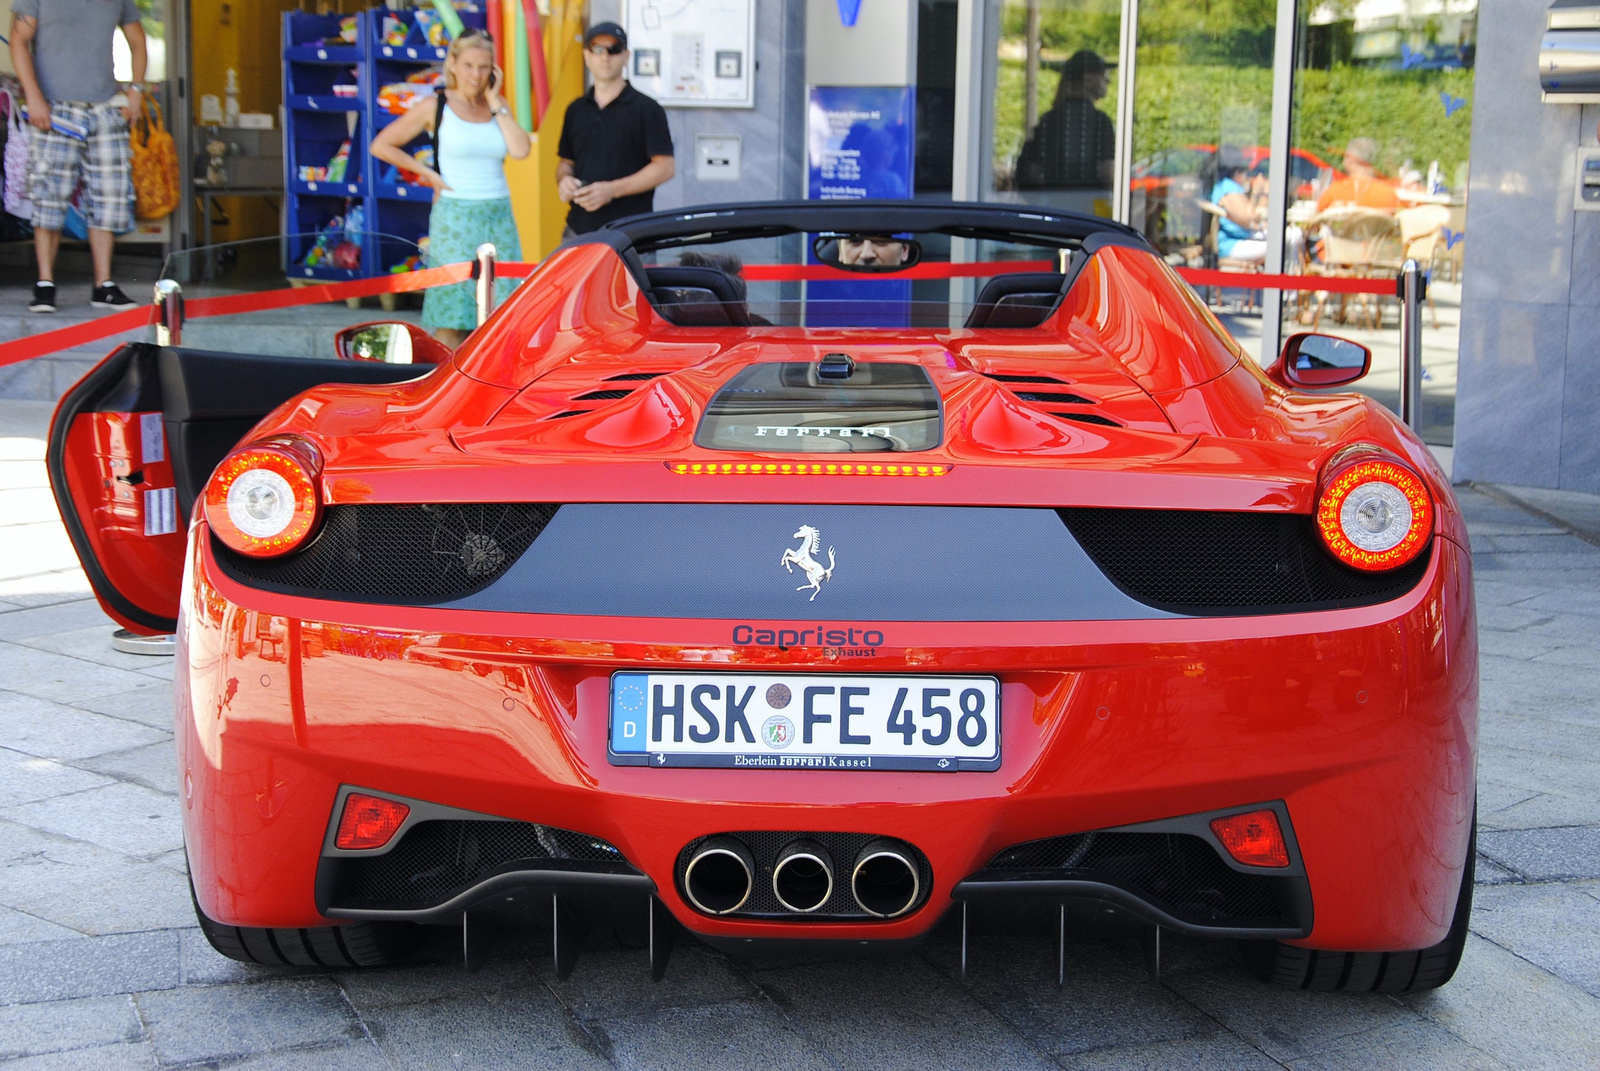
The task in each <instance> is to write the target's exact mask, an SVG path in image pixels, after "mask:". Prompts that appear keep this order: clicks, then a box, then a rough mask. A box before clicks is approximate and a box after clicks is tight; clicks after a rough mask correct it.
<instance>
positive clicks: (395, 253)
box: [361, 7, 488, 274]
mask: <svg viewBox="0 0 1600 1071" xmlns="http://www.w3.org/2000/svg"><path fill="white" fill-rule="evenodd" d="M457 14H459V15H460V16H461V21H462V23H463V24H464V25H465V26H467V27H468V28H469V29H478V30H481V29H483V28H484V27H485V25H486V24H487V21H488V19H487V16H486V15H485V14H484V12H483V10H482V9H481V7H480V8H478V9H461V8H458V9H457ZM386 15H387V16H390V17H392V18H394V19H397V20H398V21H399V22H400V23H401V24H402V25H404V26H405V27H406V31H407V32H406V40H405V42H404V43H402V44H390V43H389V42H388V41H387V40H386V39H385V36H384V32H383V28H384V16H386ZM364 17H365V25H364V26H363V27H362V33H363V35H364V36H363V43H364V44H365V46H366V49H367V68H366V75H367V78H366V81H365V82H364V83H363V87H362V96H361V99H362V106H363V108H364V109H365V113H366V119H367V127H368V129H370V130H372V131H373V132H377V131H379V130H382V129H383V128H384V127H386V126H388V125H389V124H390V123H392V122H394V120H395V119H396V118H398V117H397V116H395V115H392V114H391V113H390V112H388V111H387V110H386V109H384V108H383V107H382V106H380V105H379V104H378V91H379V90H380V89H382V88H383V87H384V86H386V85H388V84H390V83H391V82H403V81H405V80H406V78H407V77H408V76H410V75H412V74H415V73H416V72H417V71H419V70H421V69H422V68H424V67H428V66H432V65H435V64H442V63H443V62H444V59H445V54H446V53H447V52H448V51H449V49H448V47H447V46H439V45H430V44H429V43H428V42H427V37H426V34H425V32H424V31H423V30H422V29H421V28H420V27H419V26H418V25H417V19H416V13H415V12H412V11H398V12H391V11H385V10H382V9H377V10H372V11H368V12H367V13H366V15H365V16H364ZM427 143H428V139H427V137H426V136H424V137H420V138H418V139H416V140H415V141H413V142H412V143H411V144H410V145H408V146H406V149H407V151H408V152H415V151H416V150H418V149H420V148H422V147H423V146H424V145H426V144H427ZM368 163H369V164H370V175H369V180H368V183H367V228H368V229H369V230H371V231H373V232H374V233H377V234H383V235H392V236H394V237H397V238H403V239H406V240H407V242H412V243H414V242H415V241H416V240H417V239H419V238H421V237H422V236H424V235H426V234H427V233H428V212H429V210H430V209H431V207H432V205H433V190H432V189H431V188H429V187H427V186H421V185H415V184H412V183H406V182H402V181H400V178H399V175H398V173H397V171H396V170H395V168H393V167H391V166H390V165H389V164H386V163H383V162H382V161H380V160H370V161H368ZM376 244H377V245H378V248H377V249H375V250H374V251H373V255H374V258H375V259H374V264H375V270H374V274H382V273H385V272H387V271H388V270H389V269H390V268H391V267H393V266H394V265H395V264H398V263H399V262H401V261H403V260H404V259H405V258H406V257H408V256H410V255H411V253H412V252H413V250H412V249H411V247H410V246H409V245H406V244H405V243H401V242H392V241H387V240H381V241H378V242H377V243H376Z"/></svg>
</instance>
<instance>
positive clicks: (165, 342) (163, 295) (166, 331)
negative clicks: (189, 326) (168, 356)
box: [155, 279, 183, 346]
mask: <svg viewBox="0 0 1600 1071" xmlns="http://www.w3.org/2000/svg"><path fill="white" fill-rule="evenodd" d="M155 305H156V345H158V346H181V345H183V287H181V286H179V285H178V284H177V282H175V281H174V280H172V279H162V280H160V281H159V282H157V283H156V296H155Z"/></svg>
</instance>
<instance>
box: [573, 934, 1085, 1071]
mask: <svg viewBox="0 0 1600 1071" xmlns="http://www.w3.org/2000/svg"><path fill="white" fill-rule="evenodd" d="M917 955H918V957H919V958H921V953H920V952H919V953H917ZM727 961H728V964H729V966H731V967H732V968H733V972H734V973H735V974H736V975H738V976H739V978H740V979H742V980H743V981H744V982H745V984H747V985H749V986H750V987H752V988H753V989H755V991H756V997H757V999H759V1000H762V1001H765V1002H766V1004H767V1006H768V1007H770V1008H771V1009H772V1010H773V1011H774V1012H776V1013H777V1015H778V1018H779V1019H781V1020H783V1022H784V1024H785V1025H786V1026H788V1028H789V1029H790V1030H792V1031H794V1034H795V1036H796V1037H798V1038H800V1039H801V1040H803V1041H804V1042H805V1043H806V1044H807V1045H809V1046H810V1047H811V1048H812V1049H814V1050H815V1051H816V1052H818V1053H820V1054H821V1055H822V1058H823V1059H824V1060H826V1061H827V1062H828V1066H829V1067H831V1068H832V1069H833V1071H844V1065H843V1064H841V1063H840V1062H839V1059H838V1057H836V1056H834V1054H833V1050H832V1049H829V1048H828V1047H827V1046H826V1045H823V1044H822V1043H821V1042H819V1041H817V1040H816V1039H815V1038H813V1037H812V1036H811V1034H810V1033H809V1032H807V1031H806V1030H805V1029H804V1028H803V1027H802V1026H801V1025H800V1024H799V1023H797V1022H795V1020H794V1017H793V1016H791V1015H790V1014H789V1010H788V1009H787V1008H785V1007H784V1006H783V1005H782V1004H780V1003H779V1002H778V1001H777V1000H776V999H775V998H774V997H773V995H772V994H771V993H770V992H768V991H767V987H766V986H765V985H763V984H762V983H761V982H760V981H759V980H757V979H756V978H755V975H756V974H757V973H758V972H757V971H755V970H752V969H751V967H750V965H749V964H748V963H740V962H739V961H737V960H734V959H732V958H731V957H727ZM545 984H546V985H547V986H548V985H549V984H550V983H548V982H546V983H545ZM556 999H557V1000H560V999H561V998H560V995H559V994H558V995H557V996H556ZM741 999H746V1000H748V999H749V998H748V997H745V998H741ZM718 1003H720V1002H718ZM980 1004H981V1002H980ZM562 1007H566V1003H565V1002H564V1001H563V1002H562ZM571 1014H572V1012H571V1010H570V1009H569V1010H568V1015H569V1016H570V1015H571ZM991 1014H992V1013H991ZM1002 1023H1004V1025H1005V1027H1006V1028H1007V1029H1011V1030H1012V1032H1013V1033H1015V1032H1016V1031H1015V1030H1014V1029H1013V1028H1012V1027H1011V1024H1010V1023H1005V1022H1004V1020H1002ZM580 1025H581V1024H580ZM584 1033H585V1034H587V1033H588V1030H587V1029H586V1030H585V1031H584ZM1022 1040H1023V1041H1024V1042H1025V1043H1026V1044H1028V1045H1029V1047H1030V1048H1031V1047H1032V1042H1029V1041H1028V1039H1027V1038H1023V1039H1022ZM604 1050H605V1052H606V1060H607V1062H608V1063H610V1064H612V1065H613V1066H615V1065H616V1060H615V1059H613V1058H612V1055H611V1046H610V1045H606V1046H604ZM1046 1059H1048V1057H1047V1058H1046ZM1050 1062H1051V1063H1054V1062H1055V1061H1053V1060H1052V1061H1050Z"/></svg>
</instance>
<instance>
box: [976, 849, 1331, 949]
mask: <svg viewBox="0 0 1600 1071" xmlns="http://www.w3.org/2000/svg"><path fill="white" fill-rule="evenodd" d="M1018 879H1036V880H1046V881H1048V880H1063V879H1070V880H1077V881H1086V882H1098V883H1101V884H1104V885H1110V886H1113V887H1116V888H1120V889H1124V890H1126V891H1127V892H1129V893H1132V894H1133V895H1134V896H1136V897H1137V898H1138V899H1140V900H1143V901H1145V902H1147V903H1149V904H1151V905H1153V906H1155V907H1157V908H1159V909H1161V910H1162V911H1164V912H1166V913H1167V914H1169V915H1171V916H1173V917H1174V918H1176V919H1178V920H1180V921H1182V922H1185V923H1188V924H1190V925H1193V926H1196V927H1228V928H1261V929H1282V928H1285V927H1289V928H1293V927H1296V926H1299V925H1301V924H1302V922H1301V920H1299V919H1296V918H1293V917H1291V916H1292V915H1293V914H1298V912H1296V911H1294V909H1293V907H1292V904H1293V902H1294V898H1293V897H1292V896H1289V895H1286V894H1287V893H1288V891H1289V890H1288V889H1287V888H1286V886H1285V883H1286V882H1295V883H1296V884H1303V883H1304V879H1294V878H1286V877H1274V876H1270V875H1267V874H1247V873H1244V872H1242V871H1238V870H1234V869H1233V868H1232V867H1230V866H1228V864H1227V863H1225V862H1223V861H1222V857H1221V856H1219V855H1218V854H1217V850H1216V849H1215V848H1213V847H1212V846H1211V845H1210V844H1209V843H1207V842H1206V840H1205V839H1204V838H1203V837H1197V836H1192V835H1190V834H1186V833H1075V834H1072V835H1070V836H1065V837H1051V838H1050V839H1048V840H1036V841H1030V842H1028V843H1026V844H1019V845H1016V846H1015V847H1011V848H1007V849H1006V850H1005V851H1003V852H1001V853H1000V854H999V855H997V856H995V857H994V859H993V860H992V861H990V863H989V865H988V866H987V867H986V868H985V869H983V870H981V871H979V872H978V873H977V874H974V875H973V876H972V878H971V879H969V880H970V881H975V882H976V881H984V880H1011V881H1015V880H1018Z"/></svg>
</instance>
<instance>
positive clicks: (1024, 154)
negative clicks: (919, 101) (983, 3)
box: [984, 0, 1122, 217]
mask: <svg viewBox="0 0 1600 1071" xmlns="http://www.w3.org/2000/svg"><path fill="white" fill-rule="evenodd" d="M988 3H989V6H988V9H987V12H986V14H987V15H988V25H989V27H990V33H989V36H990V39H991V40H992V41H993V42H994V51H993V54H992V62H991V63H988V64H986V65H985V66H986V71H987V77H988V85H987V86H986V87H985V88H986V93H985V103H986V106H987V110H988V112H989V114H988V120H989V129H990V131H991V132H992V138H991V144H992V146H993V149H992V156H991V159H990V166H989V168H988V169H987V170H988V174H987V175H986V176H985V178H986V182H985V187H986V188H985V191H984V192H985V196H986V197H987V198H988V199H991V200H998V201H1010V202H1018V203H1026V204H1035V205H1040V206H1042V207H1049V208H1056V209H1065V210H1068V211H1074V212H1085V213H1089V214H1091V215H1099V216H1105V217H1109V216H1110V215H1111V188H1112V182H1113V176H1114V170H1113V165H1114V161H1115V157H1116V145H1117V134H1116V114H1117V101H1116V95H1117V78H1116V66H1117V51H1118V45H1119V38H1120V35H1121V30H1122V4H1121V2H1120V0H988Z"/></svg>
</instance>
